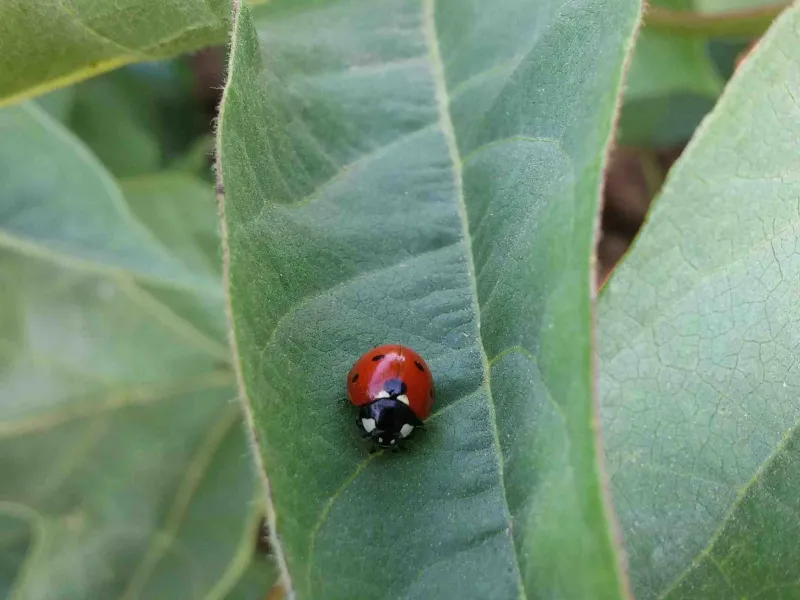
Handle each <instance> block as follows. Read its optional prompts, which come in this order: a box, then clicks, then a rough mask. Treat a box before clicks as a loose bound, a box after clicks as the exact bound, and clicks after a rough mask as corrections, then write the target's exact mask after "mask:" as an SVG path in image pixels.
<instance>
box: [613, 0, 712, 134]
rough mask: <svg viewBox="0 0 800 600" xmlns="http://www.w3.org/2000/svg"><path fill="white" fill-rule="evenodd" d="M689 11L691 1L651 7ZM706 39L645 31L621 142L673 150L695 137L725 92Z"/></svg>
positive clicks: (668, 0) (629, 81) (669, 0)
mask: <svg viewBox="0 0 800 600" xmlns="http://www.w3.org/2000/svg"><path fill="white" fill-rule="evenodd" d="M653 6H660V7H662V8H669V9H672V10H681V9H683V10H685V9H687V8H691V2H687V1H686V0H660V1H657V2H655V3H652V4H651V5H649V6H648V10H651V9H652V8H653ZM722 83H723V82H722V79H721V78H720V76H719V74H718V73H717V70H716V69H715V66H714V64H713V62H712V60H711V57H710V55H709V52H708V50H707V49H706V40H705V39H704V38H698V37H694V38H693V37H686V36H681V35H671V34H670V33H665V32H660V31H658V30H657V29H656V28H653V27H650V26H648V25H647V24H645V26H644V27H643V28H642V31H641V32H640V34H639V37H638V39H637V40H636V47H635V49H634V52H633V56H632V58H631V65H630V68H629V69H628V74H627V78H626V82H625V96H624V104H623V108H622V114H621V115H620V123H619V137H620V141H621V143H623V144H645V145H649V146H652V145H655V146H663V145H672V144H675V143H681V142H684V141H686V140H687V139H689V137H691V134H692V132H694V130H695V128H696V127H697V125H698V124H699V123H700V120H701V119H702V118H703V116H704V115H705V114H706V113H707V112H708V111H710V110H711V108H713V106H714V102H715V101H716V99H717V96H718V95H719V93H720V92H721V90H722Z"/></svg>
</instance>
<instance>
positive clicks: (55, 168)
mask: <svg viewBox="0 0 800 600" xmlns="http://www.w3.org/2000/svg"><path fill="white" fill-rule="evenodd" d="M0 131H2V132H3V140H4V141H5V143H3V144H0V164H2V165H3V169H4V170H3V177H2V178H1V179H0V197H2V198H3V205H2V209H1V210H2V212H0V216H2V221H0V243H3V244H4V245H6V246H13V247H14V248H16V249H17V250H18V251H19V252H23V253H25V254H29V255H35V256H42V257H46V258H48V259H51V260H56V261H60V262H66V263H71V264H75V263H79V264H80V265H81V266H82V267H83V268H87V269H91V270H93V271H97V272H106V273H118V272H125V273H131V274H133V275H135V276H137V277H141V278H143V279H147V280H150V281H157V282H159V283H161V284H163V285H167V286H170V287H175V288H185V289H191V290H194V291H200V292H201V293H204V294H217V295H219V293H220V291H219V289H218V286H219V284H218V282H217V280H216V278H214V277H210V276H209V275H207V274H205V273H195V272H193V271H192V270H191V269H189V268H187V266H186V265H184V264H182V263H181V262H180V260H178V259H177V258H176V257H174V256H173V255H171V254H170V253H169V251H168V250H167V249H166V248H165V247H164V246H163V245H162V244H160V243H159V242H158V241H157V240H156V239H154V237H153V233H152V232H151V231H149V230H148V229H147V228H146V227H144V226H143V225H142V224H141V223H140V222H139V221H138V219H137V218H136V217H135V216H134V215H133V214H132V213H131V210H130V207H129V206H128V205H127V203H126V202H125V199H124V198H123V196H122V193H121V191H120V189H119V187H118V186H117V184H116V182H115V181H114V180H113V179H112V178H111V177H110V176H109V174H108V172H107V171H106V170H105V169H104V168H103V166H102V165H101V164H100V163H99V162H98V160H97V159H96V158H95V157H94V156H93V155H92V154H91V153H90V152H89V151H88V150H87V149H86V147H85V146H84V145H83V144H82V143H81V142H80V141H79V140H77V139H76V138H75V137H74V136H73V135H72V134H70V133H69V132H67V131H66V130H65V129H64V128H63V127H62V126H61V125H60V124H59V123H57V122H55V121H53V119H52V118H50V117H49V116H48V115H47V114H46V113H44V111H42V110H41V109H39V108H38V107H37V106H36V105H35V104H31V103H29V104H24V105H21V106H17V107H12V108H8V109H5V110H2V111H0ZM12 142H13V143H12Z"/></svg>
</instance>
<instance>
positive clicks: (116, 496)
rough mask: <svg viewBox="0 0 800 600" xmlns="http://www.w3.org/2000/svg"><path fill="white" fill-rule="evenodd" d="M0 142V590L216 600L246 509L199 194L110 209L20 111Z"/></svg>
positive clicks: (84, 172)
mask: <svg viewBox="0 0 800 600" xmlns="http://www.w3.org/2000/svg"><path fill="white" fill-rule="evenodd" d="M0 131H2V136H0V287H1V288H2V290H3V294H2V298H0V596H2V597H4V598H14V599H18V600H22V599H24V600H36V599H39V598H41V599H44V598H48V599H49V598H65V599H83V598H85V599H87V600H88V599H95V598H117V597H118V598H130V599H133V598H178V597H180V598H190V597H191V598H200V597H208V598H221V597H223V596H224V595H225V594H226V593H227V592H228V591H229V590H230V589H232V588H233V587H234V586H235V585H236V583H237V579H238V578H239V575H240V574H241V573H242V572H243V571H244V570H245V569H246V568H247V565H248V562H249V560H250V555H251V554H252V550H253V545H254V540H255V528H256V525H257V523H256V519H257V515H256V508H257V507H256V506H255V505H254V504H253V502H252V498H253V496H254V494H255V489H254V488H255V486H254V484H253V476H252V469H251V466H250V461H249V459H248V458H247V456H246V453H247V448H246V444H245V441H244V436H243V433H242V428H241V425H240V416H239V411H238V407H237V405H236V404H235V403H232V402H231V401H232V400H233V398H234V397H235V395H236V391H235V389H234V387H233V386H232V375H231V373H230V369H229V365H228V352H227V348H226V346H225V344H224V334H223V332H222V331H221V321H222V312H221V300H222V294H221V289H220V287H219V283H218V281H219V267H218V264H219V263H218V262H216V261H214V255H215V254H216V250H215V248H216V240H215V238H216V233H215V232H216V225H215V222H214V212H215V208H214V199H213V193H212V191H211V190H210V188H209V186H207V185H206V184H202V183H198V182H196V181H195V180H193V179H191V178H188V177H186V176H182V175H158V176H152V177H150V178H147V179H139V180H131V181H129V182H126V183H125V184H124V185H123V189H124V191H125V196H123V194H122V193H121V190H120V188H119V187H118V186H117V185H116V183H115V182H114V181H113V180H112V179H111V178H110V177H109V175H108V174H107V173H106V171H105V170H104V168H103V167H102V165H100V164H99V163H98V162H97V161H96V159H95V158H94V157H93V156H92V155H91V154H90V153H89V152H88V151H87V150H86V148H85V147H84V146H83V145H82V144H81V143H80V142H79V141H78V140H76V139H75V138H74V137H73V136H72V135H71V134H70V133H68V132H67V131H66V130H65V129H63V127H62V126H61V125H60V124H59V123H57V122H56V121H54V120H53V119H52V118H51V117H49V116H48V115H47V114H46V113H44V112H43V111H42V110H40V109H39V108H37V107H36V106H33V105H21V106H19V107H14V108H9V109H4V110H3V111H0Z"/></svg>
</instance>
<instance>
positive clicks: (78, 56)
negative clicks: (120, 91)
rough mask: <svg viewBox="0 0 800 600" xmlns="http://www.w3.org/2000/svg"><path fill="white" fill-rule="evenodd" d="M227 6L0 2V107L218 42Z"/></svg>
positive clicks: (224, 0)
mask: <svg viewBox="0 0 800 600" xmlns="http://www.w3.org/2000/svg"><path fill="white" fill-rule="evenodd" d="M229 15H230V3H229V2H228V0H124V1H118V2H107V1H106V0H69V1H63V0H6V1H4V2H3V3H1V4H0V57H2V59H0V61H1V64H0V105H4V104H10V103H13V102H16V101H19V100H20V99H24V98H29V97H31V96H35V95H37V94H41V93H43V92H46V91H49V90H52V89H55V88H58V87H63V86H65V85H68V84H70V83H74V82H76V81H80V80H82V79H86V78H87V77H91V76H93V75H97V74H99V73H103V72H105V71H110V70H112V69H115V68H117V67H120V66H121V65H124V64H128V63H132V62H141V61H148V60H156V59H160V58H167V57H170V56H174V55H176V54H180V53H182V52H187V51H189V50H195V49H197V48H202V47H204V46H209V45H212V44H218V43H220V42H221V41H222V40H224V39H225V34H226V32H227V30H228V27H229V23H230V22H229Z"/></svg>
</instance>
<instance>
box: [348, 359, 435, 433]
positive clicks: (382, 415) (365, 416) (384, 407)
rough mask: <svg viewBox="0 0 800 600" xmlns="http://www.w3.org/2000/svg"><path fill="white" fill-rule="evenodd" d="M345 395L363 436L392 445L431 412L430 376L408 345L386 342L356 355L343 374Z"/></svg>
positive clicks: (421, 361) (432, 391) (431, 390)
mask: <svg viewBox="0 0 800 600" xmlns="http://www.w3.org/2000/svg"><path fill="white" fill-rule="evenodd" d="M347 395H348V397H349V398H350V402H352V403H353V405H355V406H358V407H359V411H358V416H357V417H356V423H357V424H358V426H359V428H360V429H361V431H362V434H363V437H365V438H367V437H369V438H372V440H373V441H374V442H375V443H376V444H377V445H378V447H380V448H396V447H397V442H398V440H402V439H405V438H407V437H408V436H410V435H411V433H412V432H413V431H414V429H415V428H416V427H422V422H423V420H425V419H426V418H427V417H428V415H429V414H430V413H431V406H432V405H433V399H434V390H433V376H432V375H431V371H430V369H429V368H428V365H426V364H425V361H424V360H422V357H421V356H420V355H419V354H417V353H416V352H414V351H413V350H412V349H411V348H407V347H406V346H401V345H399V344H386V345H383V346H378V347H377V348H373V349H372V350H370V351H369V352H366V353H365V354H363V355H362V356H361V358H359V359H358V360H357V361H356V363H355V364H354V365H353V368H352V369H350V372H349V373H348V374H347Z"/></svg>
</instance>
